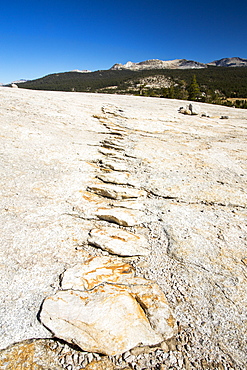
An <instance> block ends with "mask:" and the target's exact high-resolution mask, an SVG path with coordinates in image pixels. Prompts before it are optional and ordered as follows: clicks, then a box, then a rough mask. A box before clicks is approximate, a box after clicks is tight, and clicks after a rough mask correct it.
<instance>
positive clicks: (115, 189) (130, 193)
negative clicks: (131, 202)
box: [87, 183, 145, 199]
mask: <svg viewBox="0 0 247 370" xmlns="http://www.w3.org/2000/svg"><path fill="white" fill-rule="evenodd" d="M87 191H91V192H93V193H95V194H98V195H101V196H103V197H107V198H112V199H128V198H139V197H141V196H143V195H145V192H144V191H143V190H137V189H132V188H128V187H123V186H120V185H115V184H103V183H98V184H94V185H90V186H88V187H87Z"/></svg>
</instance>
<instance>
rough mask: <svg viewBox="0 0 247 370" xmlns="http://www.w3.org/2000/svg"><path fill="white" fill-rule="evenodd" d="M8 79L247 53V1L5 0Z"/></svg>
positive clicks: (1, 18) (2, 78) (1, 78)
mask: <svg viewBox="0 0 247 370" xmlns="http://www.w3.org/2000/svg"><path fill="white" fill-rule="evenodd" d="M0 52H1V56H0V82H3V83H7V82H11V81H13V80H17V79H21V78H24V79H34V78H38V77H42V76H44V75H46V74H49V73H55V72H63V71H69V70H73V69H89V70H98V69H109V68H110V67H111V66H112V65H113V64H114V63H126V62H127V61H128V60H131V61H133V62H140V61H143V60H146V59H153V58H157V59H163V60H170V59H176V58H185V59H190V60H196V61H199V62H203V63H207V62H211V61H213V60H215V59H221V58H224V57H233V56H239V57H242V58H247V1H246V0H240V1H232V0H231V1H229V0H228V1H222V0H204V1H200V0H196V1H195V0H153V1H149V0H148V1H147V0H131V1H129V0H121V1H118V0H90V1H88V0H78V1H77V0H49V1H48V0H37V1H36V0H32V1H29V0H16V1H15V0H8V1H7V0H1V1H0Z"/></svg>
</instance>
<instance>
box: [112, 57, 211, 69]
mask: <svg viewBox="0 0 247 370" xmlns="http://www.w3.org/2000/svg"><path fill="white" fill-rule="evenodd" d="M194 68H196V69H198V68H207V65H206V64H203V63H199V62H195V61H193V60H187V59H174V60H160V59H148V60H145V61H143V62H139V63H134V62H127V63H126V64H121V63H117V64H114V66H112V67H111V68H110V70H123V69H130V70H133V71H139V70H143V69H194Z"/></svg>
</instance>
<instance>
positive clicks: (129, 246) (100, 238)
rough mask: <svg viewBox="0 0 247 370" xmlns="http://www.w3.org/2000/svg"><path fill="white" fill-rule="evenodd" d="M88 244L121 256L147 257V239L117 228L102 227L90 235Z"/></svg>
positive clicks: (92, 231) (148, 251)
mask: <svg viewBox="0 0 247 370" xmlns="http://www.w3.org/2000/svg"><path fill="white" fill-rule="evenodd" d="M89 235H90V237H89V238H88V243H90V244H93V245H95V246H97V247H99V248H101V249H103V250H106V251H107V252H109V253H112V254H117V255H119V256H147V255H148V254H149V253H150V250H149V245H148V242H147V239H146V238H145V237H144V236H142V235H136V234H133V233H130V232H128V231H125V230H122V229H118V228H115V227H101V228H98V229H93V230H91V231H90V233H89Z"/></svg>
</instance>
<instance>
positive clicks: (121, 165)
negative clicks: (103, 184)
mask: <svg viewBox="0 0 247 370" xmlns="http://www.w3.org/2000/svg"><path fill="white" fill-rule="evenodd" d="M101 166H102V167H103V168H110V169H111V170H114V171H120V172H128V170H129V167H128V166H127V164H126V163H125V162H121V161H110V160H106V159H104V160H103V161H101Z"/></svg>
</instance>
